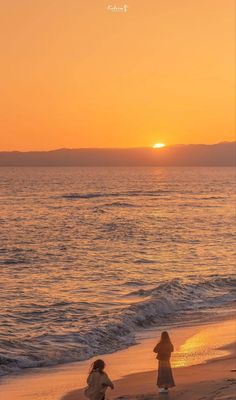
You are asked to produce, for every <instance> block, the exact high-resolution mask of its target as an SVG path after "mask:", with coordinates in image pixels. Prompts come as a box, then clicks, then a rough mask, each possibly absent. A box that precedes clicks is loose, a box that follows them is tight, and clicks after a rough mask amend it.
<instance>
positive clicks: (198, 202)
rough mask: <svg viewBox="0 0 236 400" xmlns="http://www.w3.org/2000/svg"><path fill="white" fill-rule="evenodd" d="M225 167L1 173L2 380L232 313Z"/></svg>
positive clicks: (230, 196) (230, 175)
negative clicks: (150, 331)
mask: <svg viewBox="0 0 236 400" xmlns="http://www.w3.org/2000/svg"><path fill="white" fill-rule="evenodd" d="M234 217H235V170H234V169H232V168H31V169H30V168H0V235H1V241H0V271H1V275H0V276H1V278H0V314H1V317H0V318H1V320H0V373H2V374H4V373H9V372H11V371H16V370H20V369H22V368H26V367H32V366H43V365H51V364H56V363H60V362H70V361H74V360H83V359H86V358H89V357H91V356H93V355H95V354H99V353H100V354H102V353H106V352H111V351H114V350H117V349H119V348H122V347H124V346H127V345H130V344H132V343H134V336H135V332H136V331H137V330H138V329H140V328H146V327H150V326H154V325H157V326H160V325H161V324H165V323H168V324H172V323H174V324H180V323H183V322H184V321H194V320H197V319H201V318H203V317H205V318H208V316H209V318H210V315H212V314H214V315H216V314H219V313H220V314H224V313H226V312H228V311H229V310H231V309H232V303H233V299H234V295H233V285H234V283H235V280H234V279H233V271H234V266H235V250H234V245H235V241H234V231H235V220H234Z"/></svg>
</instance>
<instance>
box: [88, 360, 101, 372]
mask: <svg viewBox="0 0 236 400" xmlns="http://www.w3.org/2000/svg"><path fill="white" fill-rule="evenodd" d="M104 368H105V363H104V361H103V360H100V359H99V360H96V361H94V362H93V363H92V365H91V367H90V371H89V373H90V374H91V373H92V372H93V371H98V372H100V374H103V370H104Z"/></svg>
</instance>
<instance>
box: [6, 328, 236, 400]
mask: <svg viewBox="0 0 236 400" xmlns="http://www.w3.org/2000/svg"><path fill="white" fill-rule="evenodd" d="M170 333H171V337H172V338H173V342H174V345H175V349H176V351H175V354H174V357H173V358H172V364H173V367H174V368H173V370H174V371H173V372H174V377H175V381H176V388H174V389H173V390H172V391H171V392H170V394H169V395H163V394H158V390H157V387H156V385H155V382H156V367H157V363H156V360H155V355H154V353H152V349H153V347H154V345H155V343H156V341H157V337H159V334H160V331H158V330H155V331H154V330H152V331H148V332H146V333H145V334H146V335H147V338H143V337H142V336H140V337H138V339H139V340H140V344H138V345H136V346H132V347H130V348H128V349H125V350H122V351H119V352H116V353H113V354H110V355H105V356H104V357H102V358H103V359H104V360H105V362H106V365H107V372H108V374H109V375H110V377H111V378H112V379H113V381H115V390H114V391H111V390H109V391H108V392H107V399H118V398H119V399H120V400H121V399H124V400H136V399H137V400H154V399H173V400H174V399H178V400H180V399H181V400H233V399H235V398H236V391H235V378H236V373H235V372H233V371H232V370H233V369H235V367H236V366H235V346H233V345H232V342H233V341H234V339H235V322H234V321H232V320H231V321H222V322H221V323H219V322H218V323H212V324H208V325H196V326H192V327H181V328H174V329H171V330H170ZM91 361H92V360H89V361H86V362H80V363H73V364H67V365H63V366H59V367H51V368H46V369H34V370H31V371H27V372H26V373H24V374H21V375H19V376H11V377H7V378H2V379H1V388H0V389H1V390H0V399H1V400H6V399H7V400H29V399H30V400H82V399H84V396H83V389H82V388H83V387H84V385H85V380H86V377H87V371H88V368H89V365H90V363H91Z"/></svg>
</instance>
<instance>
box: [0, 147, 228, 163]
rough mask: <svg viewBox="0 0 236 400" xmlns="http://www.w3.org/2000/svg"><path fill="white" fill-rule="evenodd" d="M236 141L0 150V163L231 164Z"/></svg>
mask: <svg viewBox="0 0 236 400" xmlns="http://www.w3.org/2000/svg"><path fill="white" fill-rule="evenodd" d="M235 160H236V142H222V143H218V144H214V145H204V144H194V145H192V144H191V145H174V146H166V147H164V148H161V149H153V148H149V147H148V148H147V147H145V148H127V149H122V148H121V149H118V148H114V149H109V148H104V149H99V148H97V149H93V148H87V149H83V148H81V149H59V150H52V151H30V152H18V151H12V152H8V151H5V152H0V166H2V167H3V166H4V167H7V166H15V167H23V166H25V167H27V166H30V167H36V166H39V167H41V166H45V167H46V166H54V167H56V166H68V167H69V166H71V167H72V166H234V165H235Z"/></svg>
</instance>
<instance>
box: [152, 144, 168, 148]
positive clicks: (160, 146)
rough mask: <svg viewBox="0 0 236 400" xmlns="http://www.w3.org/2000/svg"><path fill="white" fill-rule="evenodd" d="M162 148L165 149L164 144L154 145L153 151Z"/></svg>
mask: <svg viewBox="0 0 236 400" xmlns="http://www.w3.org/2000/svg"><path fill="white" fill-rule="evenodd" d="M163 147H166V145H165V143H155V144H154V146H153V148H154V149H162V148H163Z"/></svg>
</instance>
